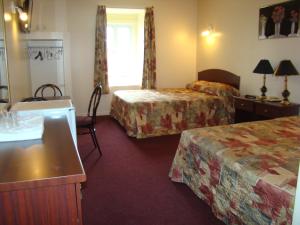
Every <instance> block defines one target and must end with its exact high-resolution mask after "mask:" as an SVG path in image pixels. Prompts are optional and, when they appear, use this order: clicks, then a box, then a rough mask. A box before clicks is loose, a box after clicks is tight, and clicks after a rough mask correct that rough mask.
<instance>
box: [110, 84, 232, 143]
mask: <svg viewBox="0 0 300 225" xmlns="http://www.w3.org/2000/svg"><path fill="white" fill-rule="evenodd" d="M233 95H238V90H237V89H235V88H233V87H231V86H229V85H225V84H221V83H215V82H207V81H196V82H194V83H192V84H189V85H188V86H187V88H180V89H179V88H177V89H176V88H173V89H161V90H127V91H116V92H115V93H114V95H113V99H112V105H111V113H110V114H111V116H113V117H114V118H115V119H116V120H117V121H119V123H120V124H121V125H122V126H123V127H124V128H125V129H126V131H127V134H128V135H129V136H133V137H137V138H145V137H151V136H160V135H166V134H176V133H180V132H181V131H183V130H186V129H191V128H196V127H204V126H213V125H220V124H229V123H231V122H232V121H233V116H234V107H233V98H232V96H233Z"/></svg>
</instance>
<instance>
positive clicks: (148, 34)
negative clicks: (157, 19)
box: [142, 7, 156, 89]
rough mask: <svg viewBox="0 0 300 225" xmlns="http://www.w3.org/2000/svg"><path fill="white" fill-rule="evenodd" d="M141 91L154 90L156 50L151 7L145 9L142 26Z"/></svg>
mask: <svg viewBox="0 0 300 225" xmlns="http://www.w3.org/2000/svg"><path fill="white" fill-rule="evenodd" d="M142 88H143V89H155V88H156V50H155V26H154V13H153V7H151V8H146V15H145V24H144V69H143V83H142Z"/></svg>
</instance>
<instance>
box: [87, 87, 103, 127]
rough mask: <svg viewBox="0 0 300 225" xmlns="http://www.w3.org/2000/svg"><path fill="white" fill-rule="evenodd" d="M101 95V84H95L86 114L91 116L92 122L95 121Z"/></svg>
mask: <svg viewBox="0 0 300 225" xmlns="http://www.w3.org/2000/svg"><path fill="white" fill-rule="evenodd" d="M101 95H102V86H101V84H97V85H96V87H95V88H94V91H93V93H92V95H91V98H90V103H89V108H88V116H89V117H92V121H93V123H94V124H95V123H96V114H97V109H98V106H99V103H100V99H101Z"/></svg>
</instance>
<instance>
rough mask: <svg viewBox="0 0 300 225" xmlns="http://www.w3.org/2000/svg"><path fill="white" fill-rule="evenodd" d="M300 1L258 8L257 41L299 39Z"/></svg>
mask: <svg viewBox="0 0 300 225" xmlns="http://www.w3.org/2000/svg"><path fill="white" fill-rule="evenodd" d="M299 12H300V0H292V1H288V2H283V3H278V4H275V5H271V6H267V7H264V8H260V10H259V34H258V38H259V39H272V38H286V37H299V36H300V28H299V18H300V17H299Z"/></svg>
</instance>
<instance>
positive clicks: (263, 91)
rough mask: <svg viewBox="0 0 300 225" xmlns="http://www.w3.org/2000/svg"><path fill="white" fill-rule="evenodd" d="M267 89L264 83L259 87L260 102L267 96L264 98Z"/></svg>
mask: <svg viewBox="0 0 300 225" xmlns="http://www.w3.org/2000/svg"><path fill="white" fill-rule="evenodd" d="M267 90H268V89H267V87H266V85H265V82H264V86H262V87H261V89H260V91H261V96H260V97H259V100H261V101H265V100H266V98H267V96H266V92H267Z"/></svg>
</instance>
